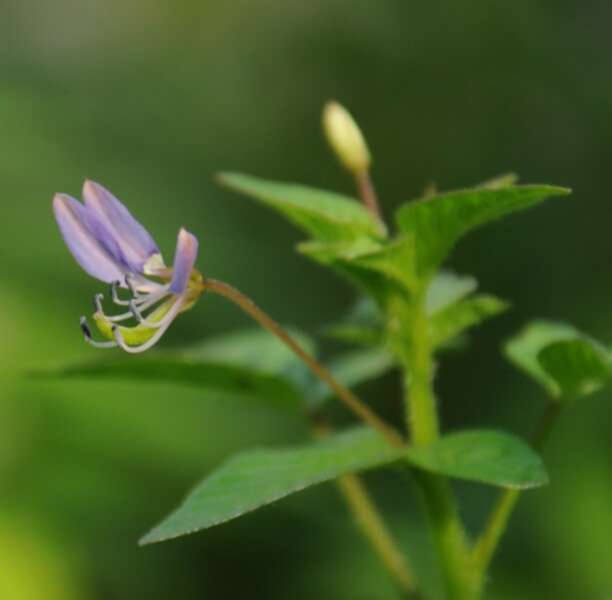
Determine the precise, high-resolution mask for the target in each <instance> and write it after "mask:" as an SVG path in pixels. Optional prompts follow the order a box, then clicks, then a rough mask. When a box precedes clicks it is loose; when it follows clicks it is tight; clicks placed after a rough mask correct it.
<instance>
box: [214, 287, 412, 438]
mask: <svg viewBox="0 0 612 600" xmlns="http://www.w3.org/2000/svg"><path fill="white" fill-rule="evenodd" d="M202 285H203V287H204V291H209V292H213V293H215V294H219V295H220V296H223V297H224V298H227V299H228V300H231V301H232V302H233V303H234V304H236V305H237V306H238V307H240V308H241V309H242V310H243V311H244V312H245V313H247V314H248V315H249V316H250V317H252V318H253V319H254V320H255V321H257V322H258V323H259V324H260V325H261V326H262V327H264V328H265V329H267V330H268V331H269V332H270V333H272V334H274V335H275V336H276V337H277V338H279V339H280V340H281V341H282V342H283V343H284V344H285V345H286V346H288V347H289V348H290V349H291V350H292V351H293V352H294V354H296V355H297V356H298V358H300V359H301V360H302V361H303V362H304V363H305V364H306V365H307V366H308V368H309V369H310V370H311V371H312V373H313V374H314V375H315V376H316V377H318V378H319V379H320V380H321V381H323V382H324V383H326V384H327V385H328V386H329V387H330V389H331V390H332V391H333V392H334V393H335V394H336V396H338V398H339V399H340V400H341V401H342V402H343V403H344V404H345V405H346V407H347V408H349V410H351V411H352V412H353V413H354V414H355V415H356V416H358V417H359V418H360V419H361V420H362V421H363V422H364V423H366V424H367V425H369V426H370V427H372V428H373V429H375V430H376V431H378V432H379V433H380V434H381V435H383V436H384V438H385V439H386V440H387V441H388V442H389V444H391V445H393V446H396V447H402V446H404V445H405V444H404V440H403V439H402V437H401V436H400V435H399V433H398V432H397V431H396V430H395V429H394V428H393V427H391V425H389V424H388V423H385V421H383V420H382V419H381V418H380V417H379V416H378V415H377V414H376V413H375V412H374V411H372V410H371V409H370V407H369V406H367V405H366V404H364V403H363V402H361V400H359V398H357V396H355V394H353V392H351V391H350V390H349V389H348V388H346V387H344V386H343V385H342V384H341V383H339V382H338V381H337V380H336V379H335V377H334V376H333V375H332V374H331V372H330V371H328V370H327V369H326V368H325V367H324V366H323V365H321V364H320V363H318V362H317V361H316V360H315V359H314V358H313V357H312V356H311V355H310V354H309V353H308V352H306V350H304V349H303V348H302V347H301V346H300V345H299V344H298V343H297V342H296V341H295V340H294V339H293V338H292V337H291V336H290V335H289V334H288V333H287V332H286V331H285V330H284V329H283V328H282V327H281V326H280V325H279V324H278V323H277V322H276V321H275V320H274V319H272V317H270V316H269V315H268V314H267V313H265V312H264V311H263V310H262V309H261V308H259V307H258V306H257V305H256V304H255V303H254V302H253V301H252V300H251V299H250V298H248V297H247V296H245V295H244V294H243V293H242V292H240V291H239V290H237V289H236V288H233V287H232V286H230V285H228V284H227V283H223V282H222V281H218V280H216V279H205V280H204V283H203V284H202Z"/></svg>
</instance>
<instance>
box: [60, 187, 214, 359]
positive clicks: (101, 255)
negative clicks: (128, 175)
mask: <svg viewBox="0 0 612 600" xmlns="http://www.w3.org/2000/svg"><path fill="white" fill-rule="evenodd" d="M83 199H84V203H81V202H78V201H77V200H75V199H74V198H72V197H70V196H68V195H66V194H56V195H55V197H54V198H53V211H54V213H55V218H56V220H57V224H58V225H59V228H60V231H61V233H62V236H63V238H64V241H65V242H66V245H67V246H68V248H69V249H70V251H71V252H72V255H73V256H74V258H75V259H76V261H77V262H78V263H79V265H81V267H82V268H83V270H84V271H85V272H86V273H88V274H89V275H91V276H92V277H95V278H96V279H99V280H100V281H103V282H105V283H109V284H111V296H112V299H113V301H114V303H115V304H117V305H119V306H125V307H127V309H128V310H127V312H124V313H122V314H119V315H114V316H109V315H107V314H106V313H105V312H104V309H103V307H102V300H103V295H102V294H97V295H96V296H95V298H94V305H95V308H96V312H95V314H94V316H93V318H94V320H95V322H96V325H97V327H98V329H99V330H100V332H101V333H102V335H104V336H105V337H106V338H108V339H109V340H110V341H106V342H95V341H94V340H93V339H92V335H91V330H90V328H89V326H88V324H87V320H86V318H85V317H81V329H82V330H83V333H84V335H85V339H86V340H87V341H88V342H89V343H91V344H93V345H94V346H96V347H103V348H110V347H115V346H120V347H121V348H123V349H124V350H125V351H127V352H131V353H137V352H144V351H145V350H147V349H148V348H150V347H151V346H153V345H154V344H155V343H156V342H157V341H158V340H159V339H160V338H161V337H162V335H163V334H164V332H165V331H166V330H167V329H168V327H169V326H170V324H171V323H172V321H173V320H174V319H175V318H176V316H177V315H178V314H180V313H181V312H184V311H185V310H187V309H189V308H191V306H193V304H194V302H195V301H196V300H197V298H198V297H199V296H200V294H201V293H202V292H203V290H204V287H203V277H202V275H201V274H200V273H199V272H198V271H197V270H196V269H195V268H194V264H195V261H196V258H197V255H198V240H197V239H196V237H195V236H194V235H192V234H191V233H189V232H188V231H186V230H185V229H181V230H180V231H179V234H178V240H177V244H176V252H175V255H174V266H173V267H167V266H166V265H165V263H164V259H163V257H162V255H161V253H160V251H159V248H158V247H157V244H156V243H155V241H154V240H153V238H152V237H151V235H150V234H149V233H148V231H147V230H146V229H145V228H144V227H143V226H142V225H141V224H140V223H139V222H138V221H137V220H136V219H134V217H133V216H132V215H131V214H130V212H129V211H128V210H127V208H126V207H125V206H124V205H123V204H121V202H119V200H117V198H115V197H114V196H113V195H112V194H111V193H110V192H109V191H108V190H106V189H105V188H103V187H102V186H101V185H99V184H97V183H95V182H93V181H89V180H87V181H85V184H84V185H83ZM119 288H125V289H127V290H128V291H129V292H130V297H129V298H127V299H122V298H121V297H120V294H119ZM130 321H132V322H133V325H132V326H125V325H119V323H122V322H128V323H129V322H130Z"/></svg>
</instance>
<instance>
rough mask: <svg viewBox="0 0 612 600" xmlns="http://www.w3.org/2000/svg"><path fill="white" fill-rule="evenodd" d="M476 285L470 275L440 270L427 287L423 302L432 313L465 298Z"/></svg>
mask: <svg viewBox="0 0 612 600" xmlns="http://www.w3.org/2000/svg"><path fill="white" fill-rule="evenodd" d="M477 287H478V282H477V281H476V279H474V277H472V276H471V275H457V274H455V273H453V272H451V271H440V272H438V273H436V276H435V277H434V278H433V279H432V280H431V283H430V284H429V287H428V288H427V296H426V297H425V303H426V305H427V312H428V313H429V314H430V315H433V314H434V313H436V312H437V311H439V310H442V309H443V308H445V307H447V306H448V305H449V304H454V303H455V302H458V301H459V300H461V299H462V298H465V297H466V296H468V295H469V294H471V293H472V292H474V291H475V290H476V288H477Z"/></svg>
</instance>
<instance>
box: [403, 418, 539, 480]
mask: <svg viewBox="0 0 612 600" xmlns="http://www.w3.org/2000/svg"><path fill="white" fill-rule="evenodd" d="M408 460H409V462H411V463H412V464H413V465H414V466H416V467H418V468H420V469H424V470H425V471H431V472H432V473H438V474H440V475H446V476H448V477H454V478H456V479H465V480H467V481H476V482H479V483H486V484H489V485H496V486H500V487H505V488H517V489H525V488H531V487H537V486H540V485H544V484H545V483H548V476H547V475H546V470H545V468H544V465H543V463H542V460H541V458H540V457H539V456H538V454H537V453H536V452H535V450H533V449H532V448H531V447H530V446H529V445H528V444H526V443H525V442H524V441H522V440H521V439H520V438H518V437H516V436H514V435H511V434H509V433H505V432H502V431H493V430H487V429H482V430H472V431H461V432H458V433H451V434H448V435H445V436H443V437H442V438H440V439H439V440H438V441H437V442H434V443H433V444H431V445H429V446H422V447H418V448H409V449H408Z"/></svg>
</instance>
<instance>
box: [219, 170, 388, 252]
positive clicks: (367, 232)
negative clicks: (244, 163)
mask: <svg viewBox="0 0 612 600" xmlns="http://www.w3.org/2000/svg"><path fill="white" fill-rule="evenodd" d="M219 181H220V182H221V183H222V184H223V185H225V186H227V187H228V188H230V189H232V190H235V191H237V192H240V193H242V194H246V195H247V196H251V197H252V198H255V199H256V200H259V201H260V202H262V203H263V204H266V205H268V206H270V207H272V208H274V209H276V210H277V211H278V212H280V213H281V214H283V215H284V216H285V217H286V218H287V219H289V220H290V221H291V222H292V223H294V224H295V225H297V226H298V227H299V228H300V229H303V230H304V231H306V232H307V233H309V234H310V235H312V236H313V237H314V238H315V239H318V240H322V241H329V242H333V241H338V240H350V239H355V238H358V237H361V236H371V237H375V238H380V237H381V236H382V235H383V232H381V229H380V224H379V223H378V222H377V221H376V220H375V219H374V218H373V217H372V216H371V215H370V213H369V212H368V211H367V210H366V208H365V207H364V206H363V205H362V204H361V203H360V202H359V201H357V200H354V199H353V198H349V197H346V196H341V195H340V194H336V193H334V192H329V191H325V190H317V189H314V188H309V187H305V186H302V185H295V184H290V183H279V182H274V181H266V180H264V179H259V178H256V177H251V176H249V175H241V174H238V173H222V174H221V175H220V176H219Z"/></svg>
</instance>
